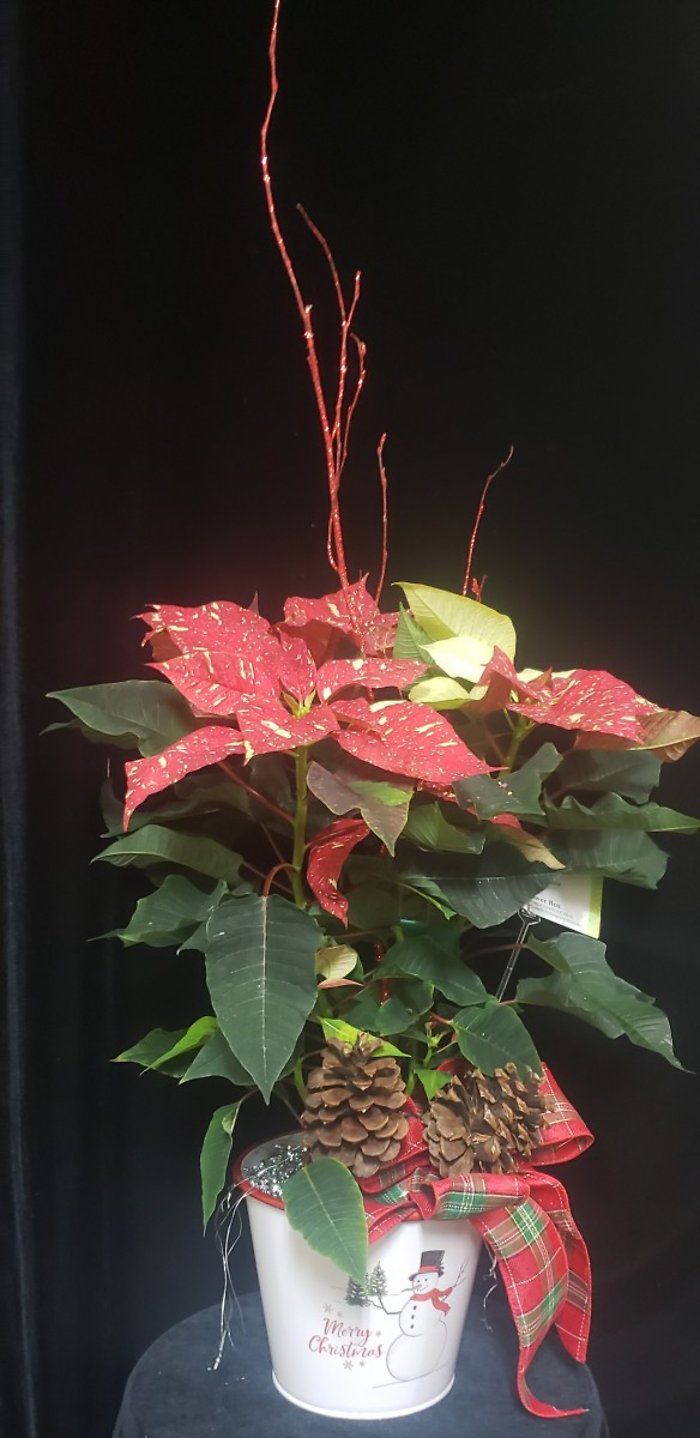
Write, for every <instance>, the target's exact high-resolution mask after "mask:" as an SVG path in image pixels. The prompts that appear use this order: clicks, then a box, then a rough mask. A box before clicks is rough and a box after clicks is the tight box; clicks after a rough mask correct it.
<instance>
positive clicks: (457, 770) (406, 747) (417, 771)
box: [333, 699, 490, 784]
mask: <svg viewBox="0 0 700 1438" xmlns="http://www.w3.org/2000/svg"><path fill="white" fill-rule="evenodd" d="M333 709H334V711H335V713H336V714H337V715H338V717H339V718H340V719H343V720H344V721H345V722H346V723H348V724H351V725H352V726H353V727H352V728H350V729H344V730H343V731H342V733H340V734H336V736H335V738H336V742H337V743H338V744H340V746H341V748H342V749H345V750H346V752H347V753H348V754H354V756H355V758H356V759H363V760H364V762H365V763H366V764H373V765H374V766H375V767H376V768H378V769H385V770H389V772H391V773H393V774H403V775H406V777H407V778H409V779H422V780H423V781H424V782H425V783H429V784H431V783H432V784H453V783H454V782H455V780H457V779H469V778H471V777H472V775H473V774H488V773H489V772H490V769H489V765H488V764H484V762H483V760H481V759H478V758H477V756H476V754H472V751H471V749H468V748H467V746H466V744H464V743H463V742H462V740H461V739H460V738H458V736H457V735H456V734H455V731H454V729H453V728H452V725H451V724H449V723H448V721H447V720H446V719H444V718H443V716H442V715H441V714H435V713H433V711H432V710H429V709H427V707H426V706H425V705H423V704H411V703H410V702H409V701H408V700H406V699H397V700H385V701H383V702H380V703H378V704H369V703H368V702H367V700H366V699H348V700H339V701H336V702H335V703H334V705H333Z"/></svg>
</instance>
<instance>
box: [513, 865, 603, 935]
mask: <svg viewBox="0 0 700 1438" xmlns="http://www.w3.org/2000/svg"><path fill="white" fill-rule="evenodd" d="M602 902H603V880H602V878H601V876H600V875H599V874H558V875H557V876H556V878H554V879H552V882H551V884H548V885H547V887H546V889H541V890H540V892H539V894H536V895H535V897H534V899H531V900H530V902H529V904H525V905H524V908H525V910H526V912H527V913H528V914H536V915H537V917H538V918H543V919H549V920H550V921H551V923H553V924H561V926H562V928H564V929H576V931H577V933H579V934H588V937H589V938H590V939H597V938H598V935H599V934H600V914H601V908H602Z"/></svg>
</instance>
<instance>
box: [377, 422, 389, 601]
mask: <svg viewBox="0 0 700 1438" xmlns="http://www.w3.org/2000/svg"><path fill="white" fill-rule="evenodd" d="M385 444H386V435H385V434H383V435H382V437H381V439H380V441H379V444H378V445H377V463H378V465H379V482H380V484H381V486H382V562H381V567H380V570H379V583H378V585H377V592H376V594H375V596H374V597H375V599H376V601H377V604H378V603H379V599H380V596H381V592H382V590H383V588H384V580H385V579H386V564H387V556H388V552H389V546H388V543H387V538H388V530H389V525H388V506H387V498H388V485H387V479H386V470H385V468H384V445H385Z"/></svg>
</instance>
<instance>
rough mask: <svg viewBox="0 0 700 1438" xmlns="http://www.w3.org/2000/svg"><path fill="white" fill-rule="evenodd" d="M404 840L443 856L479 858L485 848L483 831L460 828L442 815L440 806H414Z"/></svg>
mask: <svg viewBox="0 0 700 1438" xmlns="http://www.w3.org/2000/svg"><path fill="white" fill-rule="evenodd" d="M402 838H404V839H410V841H411V843H412V844H417V845H418V848H419V849H437V850H440V851H441V852H443V853H453V854H480V853H481V850H482V849H483V847H484V838H485V835H484V831H483V829H477V828H474V829H466V828H457V825H456V824H451V823H450V822H449V820H448V819H446V818H445V815H444V814H443V812H442V809H441V808H440V805H439V804H415V803H414V804H412V805H411V808H410V809H409V812H408V821H407V823H406V827H405V829H404V831H403V835H402Z"/></svg>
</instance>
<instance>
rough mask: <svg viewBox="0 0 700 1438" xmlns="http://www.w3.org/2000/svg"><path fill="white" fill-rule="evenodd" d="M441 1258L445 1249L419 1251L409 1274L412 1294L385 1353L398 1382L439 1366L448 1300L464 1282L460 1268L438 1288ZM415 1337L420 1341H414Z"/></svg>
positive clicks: (399, 1316)
mask: <svg viewBox="0 0 700 1438" xmlns="http://www.w3.org/2000/svg"><path fill="white" fill-rule="evenodd" d="M444 1257H445V1250H444V1248H439V1249H437V1248H431V1249H428V1250H427V1251H426V1252H424V1253H422V1254H421V1260H420V1267H419V1268H418V1269H417V1270H416V1272H415V1273H410V1274H409V1283H410V1284H411V1296H410V1298H409V1299H407V1301H406V1303H404V1306H403V1308H401V1309H399V1310H398V1319H399V1328H400V1329H401V1333H400V1335H399V1337H398V1338H395V1339H394V1342H393V1343H392V1344H391V1346H390V1348H389V1350H388V1353H387V1355H386V1366H387V1368H388V1369H389V1372H390V1374H391V1376H392V1378H395V1379H397V1380H398V1381H399V1382H404V1383H405V1382H408V1381H409V1380H410V1379H415V1378H425V1377H426V1375H427V1374H428V1373H433V1372H434V1371H435V1369H436V1368H438V1367H439V1364H440V1359H441V1358H442V1353H443V1349H444V1347H445V1343H446V1341H447V1326H446V1323H445V1315H446V1314H448V1313H449V1311H450V1305H449V1303H448V1302H447V1300H448V1298H449V1296H450V1294H451V1293H453V1292H454V1290H455V1288H457V1287H458V1286H459V1284H460V1283H462V1282H463V1281H464V1278H463V1267H462V1268H460V1270H459V1273H458V1275H457V1279H456V1281H455V1282H454V1283H453V1284H452V1286H451V1287H450V1288H439V1287H438V1279H439V1278H441V1277H442V1275H443V1273H444V1272H445V1268H444V1264H443V1259H444ZM395 1311H397V1310H395ZM416 1339H420V1340H421V1341H420V1342H419V1343H417V1342H416Z"/></svg>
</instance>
